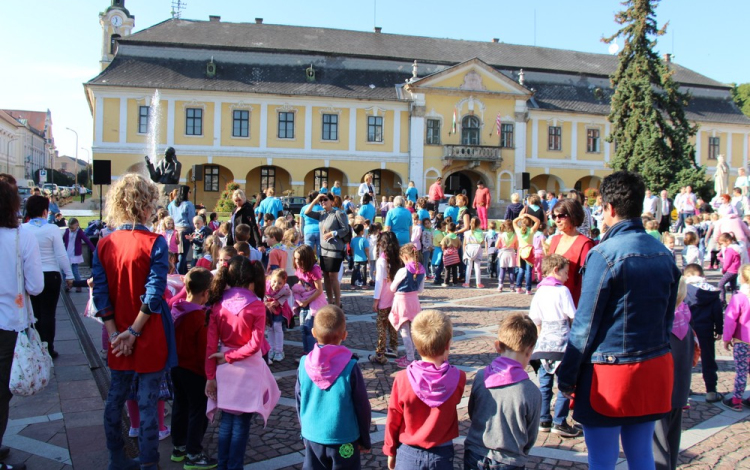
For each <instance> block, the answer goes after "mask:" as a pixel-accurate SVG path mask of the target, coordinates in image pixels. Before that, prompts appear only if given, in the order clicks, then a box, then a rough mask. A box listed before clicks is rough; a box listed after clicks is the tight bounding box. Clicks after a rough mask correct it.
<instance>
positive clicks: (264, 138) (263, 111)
mask: <svg viewBox="0 0 750 470" xmlns="http://www.w3.org/2000/svg"><path fill="white" fill-rule="evenodd" d="M258 132H260V148H261V149H266V148H267V147H268V105H267V104H266V103H261V104H260V131H258Z"/></svg>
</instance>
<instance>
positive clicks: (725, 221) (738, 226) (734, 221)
mask: <svg viewBox="0 0 750 470" xmlns="http://www.w3.org/2000/svg"><path fill="white" fill-rule="evenodd" d="M727 232H730V233H733V234H734V238H736V239H737V241H738V242H742V241H744V242H746V241H748V239H750V228H748V226H747V225H745V222H743V221H742V219H740V218H739V217H738V216H737V215H736V214H731V215H726V216H724V217H722V218H721V219H719V220H718V221H717V222H716V225H714V230H713V235H714V240H716V241H717V242H718V241H719V235H721V234H722V233H727Z"/></svg>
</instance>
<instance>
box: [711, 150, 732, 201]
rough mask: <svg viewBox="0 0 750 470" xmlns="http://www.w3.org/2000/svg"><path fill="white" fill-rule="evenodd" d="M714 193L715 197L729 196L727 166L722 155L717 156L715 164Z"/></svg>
mask: <svg viewBox="0 0 750 470" xmlns="http://www.w3.org/2000/svg"><path fill="white" fill-rule="evenodd" d="M714 191H716V195H717V196H721V195H722V194H729V165H727V162H726V160H725V159H724V155H719V156H718V157H717V162H716V172H715V173H714Z"/></svg>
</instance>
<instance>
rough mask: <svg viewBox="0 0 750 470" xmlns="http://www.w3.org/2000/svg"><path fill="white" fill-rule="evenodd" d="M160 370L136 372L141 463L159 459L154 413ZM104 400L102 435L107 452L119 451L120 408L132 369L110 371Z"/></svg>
mask: <svg viewBox="0 0 750 470" xmlns="http://www.w3.org/2000/svg"><path fill="white" fill-rule="evenodd" d="M163 374H164V372H163V371H159V372H152V373H150V374H138V396H137V399H138V412H139V413H140V415H141V427H140V428H139V429H138V451H139V455H140V457H139V458H140V461H141V465H142V466H145V465H146V464H149V463H152V464H154V468H156V464H157V463H158V462H159V421H158V419H157V416H156V402H157V401H159V384H160V382H161V378H162V375H163ZM111 376H112V382H111V384H110V386H109V393H108V394H107V401H106V402H105V404H104V434H105V436H106V437H107V449H108V450H109V451H110V453H117V452H120V453H122V450H123V447H124V442H123V440H122V409H123V406H124V405H125V400H126V399H127V398H128V393H129V392H130V384H131V383H132V382H133V378H134V377H135V372H134V371H132V370H112V371H111Z"/></svg>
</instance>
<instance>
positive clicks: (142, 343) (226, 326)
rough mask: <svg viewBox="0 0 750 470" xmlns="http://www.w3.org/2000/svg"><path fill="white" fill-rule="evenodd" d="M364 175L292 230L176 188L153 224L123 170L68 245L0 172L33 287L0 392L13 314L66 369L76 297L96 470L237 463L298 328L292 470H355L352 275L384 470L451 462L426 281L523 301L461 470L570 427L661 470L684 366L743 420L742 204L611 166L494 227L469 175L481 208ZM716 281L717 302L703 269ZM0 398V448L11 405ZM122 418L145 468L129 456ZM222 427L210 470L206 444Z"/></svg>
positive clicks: (321, 195) (482, 384)
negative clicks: (81, 299) (599, 177)
mask: <svg viewBox="0 0 750 470" xmlns="http://www.w3.org/2000/svg"><path fill="white" fill-rule="evenodd" d="M372 180H373V177H372V175H369V174H368V175H366V177H365V178H364V182H363V183H362V184H361V185H360V186H359V188H358V191H357V196H358V197H359V205H355V204H354V202H353V201H352V199H351V197H349V196H348V195H344V196H343V197H342V195H341V185H340V183H339V182H338V181H337V182H335V183H334V185H333V187H331V188H328V187H327V183H326V184H324V185H323V186H322V187H321V188H320V190H319V191H312V192H311V193H310V194H308V196H307V204H306V205H305V206H303V207H302V209H301V211H300V214H299V216H298V217H295V216H294V215H293V214H288V213H285V211H284V209H283V205H282V204H281V201H280V200H279V198H277V197H276V195H275V192H274V189H273V188H268V189H267V190H266V191H265V192H263V193H261V194H258V195H256V196H255V197H254V201H251V200H249V199H248V197H247V196H246V194H245V193H244V192H243V191H242V190H236V191H235V192H234V193H233V194H232V201H233V202H234V204H235V209H234V211H233V212H232V213H231V215H230V216H229V218H228V220H226V221H221V220H219V217H218V216H217V214H216V213H211V212H207V211H206V210H205V209H201V208H196V207H195V205H194V204H193V203H192V202H190V199H191V197H190V196H191V189H190V188H189V187H188V186H180V187H179V188H178V189H176V190H175V191H174V192H173V193H172V194H171V195H170V202H169V204H168V205H167V207H159V206H158V201H159V199H160V197H161V194H159V189H158V187H157V185H155V184H154V183H152V182H151V181H149V180H148V179H146V178H143V177H142V176H140V175H136V174H128V175H124V176H123V177H122V178H120V179H119V180H118V181H117V182H116V183H115V184H113V185H112V187H111V189H110V191H109V192H108V194H107V206H106V210H107V221H106V222H107V228H106V229H105V230H103V231H102V232H101V234H100V237H99V239H98V243H97V245H96V246H94V245H93V243H92V242H91V241H90V240H89V239H88V237H86V235H85V234H84V233H83V230H82V229H81V228H80V227H79V224H78V221H77V220H76V219H73V218H71V219H70V220H68V221H67V222H68V228H67V230H65V232H64V233H63V232H61V230H60V228H59V227H57V226H55V225H53V224H51V223H50V221H49V215H50V210H51V209H50V205H51V204H53V203H54V201H50V199H48V198H45V197H42V196H31V197H30V198H29V200H28V202H27V204H26V207H25V214H26V218H27V219H28V221H27V222H26V223H24V224H23V225H20V224H19V222H18V219H17V214H18V213H19V210H20V203H19V201H18V197H17V189H16V183H15V180H14V179H13V178H12V177H11V176H9V175H0V250H5V251H6V253H4V254H5V255H6V259H8V260H9V262H11V263H14V262H15V266H14V267H16V266H19V267H21V268H22V270H23V273H24V277H23V279H24V285H23V286H16V285H15V284H16V283H14V282H12V280H10V278H9V280H8V282H4V283H0V304H2V306H3V309H2V313H0V335H2V341H0V380H3V381H4V383H7V382H8V380H9V375H10V366H11V362H12V356H13V347H12V346H13V345H14V344H15V338H16V335H17V334H18V332H19V331H22V330H23V329H24V328H26V327H27V326H28V324H27V322H26V321H25V320H19V316H18V313H17V312H18V311H19V308H23V305H19V304H18V303H19V301H18V297H17V296H18V291H19V289H23V290H25V292H27V293H28V294H29V295H30V296H31V304H32V305H31V307H32V308H33V312H34V314H35V316H36V327H37V329H38V331H39V333H40V335H41V337H42V340H43V341H45V342H46V343H47V347H48V350H49V353H50V354H51V355H52V357H56V356H57V352H56V351H55V349H54V336H55V330H54V324H55V317H54V312H55V309H56V305H57V300H58V297H59V293H60V289H61V288H62V287H63V286H64V287H65V288H67V289H71V288H76V289H80V288H81V287H86V286H89V287H90V288H91V289H92V305H93V310H94V311H95V316H96V317H97V318H98V319H99V320H100V321H101V322H102V325H103V326H102V346H103V348H104V349H106V350H107V365H108V367H109V369H110V371H111V386H110V390H109V393H108V396H107V399H106V403H105V410H104V423H105V432H106V438H107V449H108V451H109V453H110V468H111V469H136V468H142V469H152V468H153V469H155V468H157V466H158V462H159V453H158V443H159V440H162V439H166V438H168V437H170V436H171V438H172V444H173V451H172V454H171V456H170V458H171V460H172V461H174V462H184V465H185V468H186V469H200V468H215V467H218V468H221V469H239V468H242V466H243V464H244V462H243V459H244V453H245V449H246V447H247V443H248V440H249V433H250V424H251V416H252V415H253V414H258V415H260V416H262V417H263V419H264V421H265V420H267V419H268V416H269V415H270V413H271V411H272V410H273V408H274V406H275V405H276V403H277V402H278V400H279V397H280V392H279V388H278V386H277V385H276V381H275V379H274V377H273V375H272V374H271V372H270V369H269V368H268V365H270V364H273V363H274V362H277V361H282V360H285V357H286V353H285V351H284V343H285V340H284V334H285V331H287V330H288V329H290V328H295V327H297V326H298V327H299V328H300V329H301V333H302V344H303V351H304V354H303V356H302V357H299V358H295V359H296V360H297V361H298V363H299V369H298V373H297V384H296V389H295V399H296V404H297V411H298V416H299V421H300V426H301V436H302V439H303V440H304V443H305V460H304V464H303V468H305V469H322V468H329V469H331V468H341V469H344V468H360V456H361V454H362V453H367V452H369V451H370V450H371V448H372V442H371V440H370V425H371V410H370V402H369V400H368V394H367V392H368V390H367V388H366V385H365V383H364V379H363V376H362V371H361V370H360V368H359V365H358V358H357V357H356V355H354V354H353V353H352V352H351V351H350V350H349V349H348V348H346V346H344V345H343V344H344V343H345V342H346V338H347V329H346V316H345V312H344V310H343V304H342V295H341V290H342V283H343V282H345V281H344V275H345V273H346V271H347V270H348V271H349V272H350V275H351V278H350V279H348V280H347V281H346V282H348V283H349V285H350V288H351V289H354V290H358V289H367V290H371V291H372V298H373V303H372V308H373V312H374V313H375V315H376V321H375V329H376V331H377V346H376V349H375V351H374V352H373V354H371V355H369V357H368V358H367V359H368V360H369V361H370V362H372V363H374V364H376V365H380V364H386V363H388V362H389V361H390V360H394V361H395V365H396V366H397V367H398V368H401V369H404V371H402V372H399V373H398V374H396V376H395V378H394V381H393V386H392V390H391V395H390V399H389V403H388V413H387V419H386V424H385V437H384V444H383V453H384V454H385V455H386V456H387V463H384V465H387V466H388V468H391V469H393V468H397V469H415V468H425V469H426V468H436V469H443V468H445V469H448V468H453V458H454V449H453V440H454V439H456V438H457V437H458V436H459V433H458V412H457V406H458V404H459V402H460V401H461V399H462V397H463V392H464V388H465V386H466V374H465V372H463V371H462V370H460V369H458V368H456V367H455V366H453V365H451V364H450V361H449V356H450V350H451V343H452V340H453V327H452V325H451V320H450V317H449V316H448V315H446V314H444V313H441V312H438V311H434V310H426V311H422V310H421V307H420V296H421V295H422V293H423V292H424V289H425V284H427V283H428V282H429V283H432V284H433V285H435V286H439V287H443V288H448V287H454V288H476V289H483V288H486V287H485V285H484V284H483V279H487V277H489V278H496V279H497V282H498V287H497V290H498V291H500V292H505V291H508V292H510V293H511V295H533V298H532V300H531V307H530V309H529V313H528V315H524V314H512V315H507V316H504V317H503V318H502V319H501V320H500V321H499V324H498V334H497V340H496V341H495V345H494V347H495V350H496V352H497V354H498V356H497V358H495V359H494V360H493V361H492V362H491V363H490V364H487V365H486V367H485V368H483V369H481V370H480V371H479V372H478V373H477V375H476V377H475V378H474V382H473V385H472V389H471V392H470V399H469V405H468V409H469V417H470V420H471V424H470V428H469V431H468V435H467V437H466V441H465V451H464V467H465V468H467V469H486V468H523V467H524V465H525V464H526V462H527V459H528V456H529V452H530V450H531V449H532V447H533V446H534V444H535V442H536V439H537V436H538V433H539V432H543V433H544V432H552V433H555V434H558V435H559V436H561V437H563V438H573V437H577V436H580V435H581V434H583V436H584V438H585V440H586V444H587V449H588V458H589V465H590V468H593V469H611V468H614V467H615V464H616V462H617V459H618V458H619V449H620V443H622V446H623V449H624V451H625V456H626V458H627V460H628V464H629V466H630V467H631V468H639V469H640V468H643V469H648V468H660V469H661V468H675V467H676V464H677V454H678V452H679V443H680V430H681V418H682V412H683V408H684V407H685V406H687V405H688V395H689V387H690V373H691V370H692V368H693V367H694V366H695V362H696V360H697V358H698V357H700V360H701V361H702V363H703V365H702V374H703V379H704V381H705V385H706V391H707V394H706V401H708V402H721V403H722V404H723V405H724V406H726V407H728V408H729V409H732V410H735V411H741V410H742V408H743V406H750V403H749V402H748V401H747V400H744V401H743V393H744V391H745V385H746V379H747V373H748V367H749V363H750V359H749V358H750V346H748V344H750V300H749V299H750V297H748V296H749V295H750V264H748V247H749V246H750V245H749V244H748V236H750V228H748V226H747V225H746V223H745V222H743V219H742V217H743V216H744V213H745V211H746V210H747V209H748V201H747V196H746V194H743V192H744V191H746V188H744V189H740V194H739V195H737V197H738V199H736V200H735V199H733V198H732V197H729V196H728V195H719V196H718V197H717V198H715V199H714V201H712V202H710V203H705V202H703V201H702V200H700V199H698V198H697V197H696V196H695V195H694V194H693V193H692V190H691V188H689V187H686V188H684V190H683V191H681V192H680V194H679V195H678V196H677V198H676V200H675V201H672V200H671V199H669V198H667V196H666V192H665V191H663V192H662V193H661V197H656V196H654V195H652V194H651V192H650V191H647V190H646V188H645V185H644V183H643V181H642V179H641V178H640V176H638V175H637V174H634V173H629V172H616V173H613V174H612V175H610V176H608V177H606V178H605V179H604V180H603V182H602V184H601V187H600V188H599V191H598V194H597V195H596V196H595V201H594V202H593V204H590V203H589V198H588V196H586V195H584V194H582V193H581V192H579V191H575V190H571V191H569V192H567V193H565V194H563V193H561V194H559V195H558V194H555V193H552V192H544V191H540V192H539V193H536V194H530V195H528V196H527V197H525V198H521V196H520V195H519V194H513V195H512V196H511V203H510V204H509V205H508V206H507V209H506V212H505V216H504V218H503V219H498V220H490V219H489V211H488V209H489V208H490V206H491V197H490V192H489V190H488V189H487V188H485V187H484V184H483V183H481V182H480V183H479V184H478V185H477V189H476V193H475V194H474V196H473V198H469V197H468V196H467V195H466V194H457V195H455V196H451V197H450V198H449V200H448V203H447V206H446V208H445V210H444V211H442V212H441V211H440V210H439V207H440V203H441V202H442V201H443V200H444V198H445V195H444V191H443V187H442V180H441V179H440V178H438V180H437V181H436V182H435V183H434V184H433V185H432V186H431V187H430V189H429V192H428V195H427V197H424V196H422V197H420V196H419V194H418V191H417V190H416V187H415V185H414V184H413V183H410V184H409V186H408V187H407V188H406V190H405V192H404V195H398V196H395V197H393V198H390V199H389V198H386V197H383V198H382V201H381V203H380V205H379V206H377V207H376V203H377V202H376V201H377V198H376V194H375V187H374V186H373V184H372ZM470 200H471V201H472V204H471V206H470V205H469V201H470ZM641 201H642V202H641ZM674 210H676V212H677V214H678V219H677V223H676V224H675V225H674V227H672V219H671V215H672V212H673V211H674ZM377 215H379V216H380V217H379V219H378V217H377ZM748 218H750V211H749V212H748V216H746V219H748ZM665 221H666V224H665ZM670 229H671V230H670ZM25 235H33V236H25ZM678 238H682V240H684V241H683V243H684V249H683V250H681V253H679V254H678V251H676V242H677V239H678ZM84 245H88V246H89V249H90V250H91V251H92V252H93V253H94V256H93V264H92V277H91V278H90V279H87V280H86V279H81V277H80V275H79V273H78V269H77V266H78V264H80V263H82V262H83V258H82V249H83V246H84ZM707 252H708V253H707ZM709 253H710V260H706V261H709V266H708V268H704V265H705V261H704V257H705V256H706V255H707V254H709ZM714 253H715V254H714ZM680 258H681V259H680ZM678 261H681V263H680V264H681V266H682V270H680V269H679V268H678ZM719 267H720V268H721V270H722V273H723V277H722V279H721V281H720V283H719V285H718V286H715V285H712V284H710V283H708V282H707V281H706V278H705V269H717V268H719ZM13 271H14V270H13V269H9V270H7V272H8V273H10V274H3V275H4V276H11V275H12V273H13ZM61 273H62V274H61ZM368 274H369V278H368ZM472 275H473V277H474V279H473V281H474V283H473V286H472ZM506 275H507V276H506ZM506 277H507V278H508V283H507V284H506ZM368 279H369V280H368ZM738 281H739V288H738V286H737V282H738ZM727 286H728V289H727V288H726V287H727ZM727 291H728V292H729V293H730V294H731V298H730V299H729V301H727V297H726V293H727ZM23 318H25V317H23ZM718 338H721V339H722V341H723V345H724V347H725V348H726V349H727V350H730V349H732V350H733V353H734V358H735V364H736V370H737V375H736V380H735V388H734V391H733V392H732V393H730V394H727V396H726V397H725V396H723V395H722V394H721V393H719V392H718V390H717V370H718V368H717V366H716V358H715V347H714V343H715V341H716V340H717V339H718ZM399 339H400V342H401V343H402V344H403V350H404V355H402V356H400V357H399V347H398V343H399ZM694 358H696V359H694ZM532 370H533V371H534V372H535V373H536V374H538V379H539V386H536V385H534V383H533V382H532V381H531V379H530V376H529V373H530V372H531V371H532ZM555 378H556V379H557V389H558V392H557V394H556V397H555V393H554V389H555V385H554V383H555ZM0 392H1V396H0V436H1V435H2V431H3V430H4V428H5V424H6V423H7V419H8V403H9V401H10V398H11V395H10V393H9V391H8V390H7V389H6V388H3V389H2V390H0ZM168 399H173V403H174V404H173V417H172V427H171V429H170V428H169V427H168V426H166V425H165V421H164V414H165V413H164V402H165V400H168ZM553 400H554V407H553ZM572 400H575V407H572V406H571V401H572ZM124 408H127V410H128V415H129V417H130V421H131V425H130V431H129V435H130V437H137V438H138V447H139V459H138V460H132V459H130V458H129V457H128V456H127V455H126V453H125V450H124V440H123V433H122V430H121V417H122V413H123V409H124ZM571 409H572V410H573V411H572V419H573V420H574V421H575V422H574V423H571V421H570V418H571V416H570V415H571ZM218 410H221V418H220V424H219V446H218V454H217V455H216V456H215V457H212V456H209V455H207V454H206V453H205V452H204V449H203V447H202V444H201V443H202V441H203V436H204V434H205V432H206V429H207V425H208V419H209V418H213V417H214V414H215V413H216V411H218ZM4 449H7V448H4ZM3 452H5V455H7V451H5V450H0V454H3ZM2 465H3V466H2V467H0V468H2V469H5V468H8V469H12V468H23V466H12V467H11V466H8V465H5V464H2Z"/></svg>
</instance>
